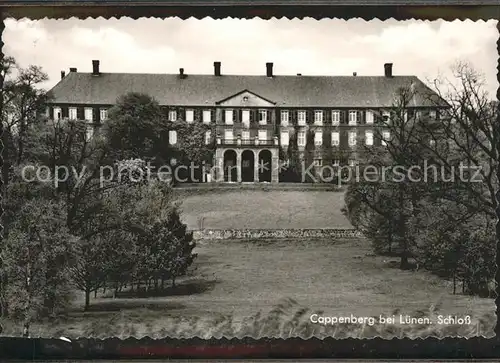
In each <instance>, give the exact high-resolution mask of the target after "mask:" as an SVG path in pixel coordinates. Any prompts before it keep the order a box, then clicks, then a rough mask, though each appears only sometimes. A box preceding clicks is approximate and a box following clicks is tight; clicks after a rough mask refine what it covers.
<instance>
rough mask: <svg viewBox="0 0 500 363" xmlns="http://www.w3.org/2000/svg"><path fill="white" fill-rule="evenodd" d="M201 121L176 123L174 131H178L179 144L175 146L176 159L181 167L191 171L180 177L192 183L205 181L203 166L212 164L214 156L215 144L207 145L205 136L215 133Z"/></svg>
mask: <svg viewBox="0 0 500 363" xmlns="http://www.w3.org/2000/svg"><path fill="white" fill-rule="evenodd" d="M200 121H201V120H196V119H195V120H194V122H192V123H187V122H184V121H182V120H181V121H179V122H176V123H175V125H174V126H173V129H174V130H175V131H177V140H178V142H177V144H176V145H175V157H176V159H177V160H178V163H179V164H180V165H184V166H186V167H188V168H187V170H188V171H189V170H190V169H191V167H194V168H193V171H192V172H186V174H188V175H183V176H180V178H182V179H187V180H190V181H191V182H200V181H203V166H205V165H209V164H211V163H212V160H213V155H214V145H213V143H208V144H207V143H206V141H205V135H206V132H207V131H211V132H213V130H212V128H211V127H210V126H209V125H206V124H204V123H202V122H200Z"/></svg>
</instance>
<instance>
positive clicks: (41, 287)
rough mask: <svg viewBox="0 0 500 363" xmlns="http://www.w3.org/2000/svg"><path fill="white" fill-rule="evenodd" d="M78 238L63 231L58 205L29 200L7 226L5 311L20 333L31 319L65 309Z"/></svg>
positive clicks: (4, 265)
mask: <svg viewBox="0 0 500 363" xmlns="http://www.w3.org/2000/svg"><path fill="white" fill-rule="evenodd" d="M76 241H77V237H75V236H72V235H71V234H70V233H69V230H68V229H67V228H66V218H65V216H64V208H62V205H61V203H60V202H54V201H47V200H43V199H33V200H29V201H27V202H26V203H25V204H24V205H23V206H22V207H21V209H20V210H19V211H18V213H17V218H16V220H15V222H14V223H12V224H11V226H10V231H9V234H8V236H7V238H6V240H5V245H4V246H3V249H2V261H3V274H4V277H6V278H5V280H4V281H6V282H7V284H6V289H5V295H6V300H7V301H8V305H7V307H8V309H7V310H8V311H9V312H10V314H11V315H12V316H13V317H14V318H18V319H22V320H23V326H24V333H23V334H24V335H25V336H29V327H30V324H31V322H32V321H33V320H34V319H37V318H39V317H43V316H47V315H48V314H52V313H56V312H57V311H58V310H60V309H62V308H65V306H66V305H67V303H68V302H69V300H70V298H71V293H70V292H71V289H70V281H69V279H68V274H67V271H68V267H69V266H70V265H71V263H73V260H74V256H75V255H74V248H75V245H76Z"/></svg>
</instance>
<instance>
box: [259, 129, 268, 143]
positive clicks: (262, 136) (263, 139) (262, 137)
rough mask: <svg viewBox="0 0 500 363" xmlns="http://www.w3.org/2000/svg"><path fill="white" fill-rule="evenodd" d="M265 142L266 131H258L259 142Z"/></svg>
mask: <svg viewBox="0 0 500 363" xmlns="http://www.w3.org/2000/svg"><path fill="white" fill-rule="evenodd" d="M266 140H267V130H259V141H266Z"/></svg>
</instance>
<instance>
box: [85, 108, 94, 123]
mask: <svg viewBox="0 0 500 363" xmlns="http://www.w3.org/2000/svg"><path fill="white" fill-rule="evenodd" d="M84 114H85V115H84V116H85V121H89V122H92V121H94V112H93V110H92V109H91V108H86V109H85V111H84Z"/></svg>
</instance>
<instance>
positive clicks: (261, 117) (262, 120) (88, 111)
mask: <svg viewBox="0 0 500 363" xmlns="http://www.w3.org/2000/svg"><path fill="white" fill-rule="evenodd" d="M68 110H69V113H68V114H69V119H70V120H76V119H77V118H78V111H77V108H76V107H69V109H68ZM48 112H49V111H48V108H47V116H49V113H48ZM99 112H100V115H99V116H100V120H101V121H102V120H106V119H107V118H108V110H107V109H106V108H101V109H100V110H99ZM325 112H327V111H324V110H316V111H314V116H313V117H314V124H315V125H323V121H324V116H325ZM252 114H253V113H252V112H251V111H250V110H241V122H242V123H243V124H244V125H245V126H246V127H247V128H248V127H249V126H250V122H251V121H252V120H251V119H252ZM257 114H258V122H259V124H260V125H266V124H267V123H268V121H269V118H270V117H269V115H270V112H269V110H258V113H257ZM280 114H281V115H280V120H281V125H282V126H288V125H290V123H291V119H290V111H289V110H281V111H280ZM201 115H202V122H203V123H206V124H209V123H211V122H212V116H213V114H212V110H210V109H206V110H203V111H202V113H201ZM177 116H178V115H177V111H176V110H170V111H169V112H168V119H169V121H177ZM185 116H186V117H185V118H186V122H189V123H191V122H194V119H195V110H194V109H187V110H186V111H185ZM53 117H54V119H55V120H59V119H61V118H62V110H61V108H60V107H54V108H53ZM223 117H224V123H225V124H226V125H233V124H234V121H235V110H232V109H226V110H224V116H223ZM382 117H383V118H384V119H385V120H389V118H390V112H389V111H383V112H382ZM430 117H431V118H435V117H436V111H435V110H430ZM84 119H85V120H86V121H89V122H92V121H94V113H93V109H92V108H90V107H86V108H84ZM307 121H309V120H308V112H307V111H305V110H299V111H297V124H298V125H299V126H305V125H306V123H307ZM331 121H332V125H339V124H340V123H341V111H340V110H332V111H331ZM374 121H375V113H374V112H373V111H370V110H367V111H366V116H365V123H366V124H373V123H374ZM358 122H360V120H359V111H354V110H351V111H349V112H348V120H347V123H348V124H349V125H356V124H357V123H358Z"/></svg>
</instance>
